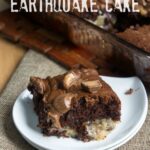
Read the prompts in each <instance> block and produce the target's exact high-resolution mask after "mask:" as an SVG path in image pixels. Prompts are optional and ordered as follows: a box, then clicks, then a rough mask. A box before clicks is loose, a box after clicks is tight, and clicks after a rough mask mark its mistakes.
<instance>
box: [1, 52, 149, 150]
mask: <svg viewBox="0 0 150 150" xmlns="http://www.w3.org/2000/svg"><path fill="white" fill-rule="evenodd" d="M63 72H65V69H64V68H63V67H61V66H60V65H58V64H56V63H55V62H53V61H51V60H49V59H48V58H46V57H45V56H43V55H41V54H39V53H37V52H34V51H29V52H28V53H27V54H26V55H25V57H24V58H23V60H22V62H21V63H20V65H19V67H18V68H17V70H16V72H15V73H14V75H13V77H12V78H11V80H10V82H9V83H8V85H7V87H6V89H5V90H4V92H3V93H2V94H1V97H0V150H32V149H34V148H32V147H31V146H30V145H29V144H28V143H27V142H26V141H25V140H24V139H23V138H22V137H21V135H20V134H19V133H18V131H17V130H16V128H15V126H14V124H13V121H12V107H13V104H14V102H15V99H16V97H17V96H18V95H19V94H20V93H21V92H22V91H23V90H24V89H25V88H26V86H27V84H28V80H29V77H30V76H32V75H36V76H40V77H46V76H47V75H51V76H54V75H56V74H59V73H63ZM149 127H150V109H149V112H148V116H147V119H146V122H145V124H144V125H143V127H142V129H141V130H140V132H139V133H138V134H137V135H136V136H135V137H134V138H133V139H132V140H130V141H129V142H128V143H127V144H125V145H124V146H122V147H121V148H119V149H118V150H150V128H149Z"/></svg>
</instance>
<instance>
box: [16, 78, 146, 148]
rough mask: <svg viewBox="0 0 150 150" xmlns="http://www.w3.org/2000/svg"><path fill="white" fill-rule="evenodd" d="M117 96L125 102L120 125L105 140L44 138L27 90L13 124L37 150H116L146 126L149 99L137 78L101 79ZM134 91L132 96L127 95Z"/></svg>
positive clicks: (18, 103) (20, 97) (17, 107)
mask: <svg viewBox="0 0 150 150" xmlns="http://www.w3.org/2000/svg"><path fill="white" fill-rule="evenodd" d="M102 78H103V80H105V81H106V82H107V83H108V84H109V85H110V86H111V87H112V88H113V90H114V91H115V92H116V93H117V95H118V96H119V98H120V99H121V102H122V116H121V123H120V124H119V125H118V126H117V127H116V128H115V129H114V130H113V131H112V132H111V133H110V134H109V136H108V137H107V138H106V139H105V140H103V141H91V142H88V143H84V142H81V141H78V140H75V139H72V138H57V137H55V136H52V137H45V136H43V135H42V134H41V132H40V129H39V128H38V127H36V125H37V124H38V119H37V116H36V114H35V113H34V110H33V103H32V100H31V98H32V96H31V95H30V93H29V92H28V91H27V90H25V91H24V92H23V93H22V94H21V95H20V96H19V97H18V98H17V100H16V102H15V104H14V107H13V120H14V123H15V125H16V127H17V129H18V130H19V132H20V133H21V134H22V136H23V137H24V138H25V139H26V140H27V141H28V142H29V143H30V144H31V145H33V146H34V147H36V148H39V149H47V150H50V149H51V150H59V149H61V150H70V149H71V150H76V149H78V150H83V149H86V150H91V149H92V150H95V149H100V150H105V149H114V148H117V147H118V146H121V145H122V144H124V143H125V142H127V141H128V140H130V139H131V138H132V137H133V136H134V135H135V134H136V133H137V132H138V130H139V129H140V128H141V126H142V125H143V123H144V121H145V118H146V114H147V110H148V98H147V94H146V91H145V88H144V86H143V84H142V82H141V81H140V80H139V79H138V78H136V77H131V78H112V77H102ZM130 88H132V89H134V92H133V93H132V94H131V95H125V94H124V93H125V92H126V91H127V90H128V89H130Z"/></svg>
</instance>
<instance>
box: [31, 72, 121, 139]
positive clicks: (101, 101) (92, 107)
mask: <svg viewBox="0 0 150 150" xmlns="http://www.w3.org/2000/svg"><path fill="white" fill-rule="evenodd" d="M28 89H29V91H31V93H32V94H33V102H34V107H35V111H36V113H37V115H38V117H39V125H38V126H39V127H40V128H41V130H42V132H43V134H44V135H47V136H51V135H56V136H64V137H74V138H77V139H80V140H83V141H90V140H101V139H104V138H105V137H106V136H107V134H108V133H109V132H110V131H111V130H112V129H114V128H115V126H116V124H117V123H118V121H120V115H121V113H120V110H121V102H120V100H119V98H118V97H117V95H116V94H115V93H114V92H113V90H112V89H111V87H110V86H109V85H108V84H106V83H105V82H104V81H103V80H102V79H101V78H100V77H99V74H98V72H97V71H96V70H94V69H74V70H71V71H69V72H67V73H65V74H63V75H58V76H55V77H53V78H52V77H47V78H46V79H41V78H38V77H31V78H30V83H29V85H28Z"/></svg>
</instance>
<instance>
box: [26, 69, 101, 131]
mask: <svg viewBox="0 0 150 150" xmlns="http://www.w3.org/2000/svg"><path fill="white" fill-rule="evenodd" d="M31 87H32V89H34V90H35V91H36V93H39V94H40V95H42V101H43V104H44V105H47V109H48V114H47V117H48V118H50V119H51V121H52V124H53V127H55V128H61V124H60V121H59V120H60V117H61V116H62V115H63V114H64V113H66V112H67V111H69V110H70V109H71V107H72V103H73V102H75V101H78V100H80V98H81V97H83V96H85V95H93V94H96V93H98V92H99V91H100V90H101V88H102V84H101V82H100V77H99V74H98V72H97V71H96V70H94V69H80V70H79V69H74V70H71V71H69V72H68V73H66V74H64V75H61V76H57V77H54V78H51V77H47V78H46V79H40V78H37V77H31V79H30V84H29V86H28V88H29V89H31ZM85 99H88V96H87V97H86V98H85Z"/></svg>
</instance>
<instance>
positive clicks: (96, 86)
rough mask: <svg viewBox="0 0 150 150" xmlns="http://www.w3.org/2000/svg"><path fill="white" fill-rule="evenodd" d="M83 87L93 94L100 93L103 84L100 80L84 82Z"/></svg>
mask: <svg viewBox="0 0 150 150" xmlns="http://www.w3.org/2000/svg"><path fill="white" fill-rule="evenodd" d="M81 85H82V87H83V89H85V90H87V91H88V92H91V93H94V92H98V91H99V90H100V88H101V87H102V84H101V83H100V81H99V80H93V81H83V82H82V83H81Z"/></svg>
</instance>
